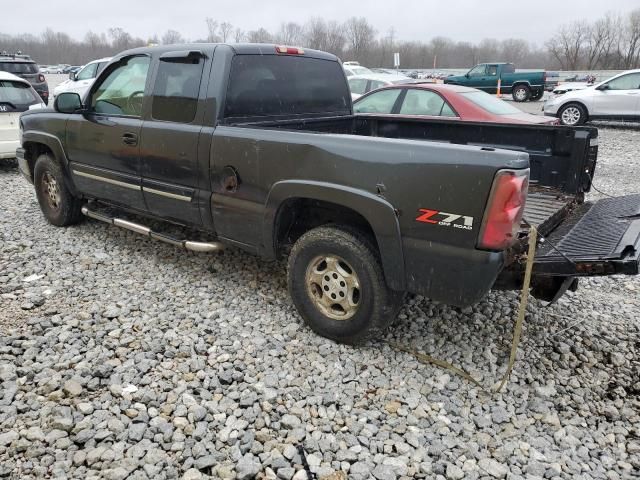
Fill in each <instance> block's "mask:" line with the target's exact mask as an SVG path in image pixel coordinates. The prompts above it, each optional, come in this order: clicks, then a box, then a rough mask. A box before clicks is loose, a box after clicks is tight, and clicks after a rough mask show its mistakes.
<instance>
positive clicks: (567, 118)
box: [562, 107, 582, 125]
mask: <svg viewBox="0 0 640 480" xmlns="http://www.w3.org/2000/svg"><path fill="white" fill-rule="evenodd" d="M581 116H582V112H580V109H579V108H578V107H567V108H565V109H564V110H563V112H562V123H564V124H565V125H575V124H576V123H578V122H579V121H580V117H581Z"/></svg>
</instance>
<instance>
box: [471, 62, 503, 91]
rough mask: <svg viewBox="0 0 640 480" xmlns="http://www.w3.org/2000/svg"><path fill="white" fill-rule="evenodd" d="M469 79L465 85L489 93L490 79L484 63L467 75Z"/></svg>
mask: <svg viewBox="0 0 640 480" xmlns="http://www.w3.org/2000/svg"><path fill="white" fill-rule="evenodd" d="M467 78H468V81H467V82H466V83H465V85H467V86H469V87H473V88H479V89H480V90H483V91H485V92H486V91H487V81H488V80H489V77H488V75H487V65H486V64H484V63H483V64H480V65H476V66H475V67H473V68H472V69H471V70H470V71H469V73H467ZM496 81H497V80H496Z"/></svg>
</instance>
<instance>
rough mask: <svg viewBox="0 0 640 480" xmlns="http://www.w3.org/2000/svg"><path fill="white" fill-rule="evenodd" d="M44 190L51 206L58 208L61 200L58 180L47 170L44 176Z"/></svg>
mask: <svg viewBox="0 0 640 480" xmlns="http://www.w3.org/2000/svg"><path fill="white" fill-rule="evenodd" d="M42 190H43V193H44V195H45V198H46V199H47V203H49V206H50V207H51V208H52V209H54V210H58V209H59V208H60V201H61V197H60V189H59V188H58V182H57V181H56V179H55V178H53V175H51V174H50V173H49V172H46V173H45V174H44V176H43V178H42Z"/></svg>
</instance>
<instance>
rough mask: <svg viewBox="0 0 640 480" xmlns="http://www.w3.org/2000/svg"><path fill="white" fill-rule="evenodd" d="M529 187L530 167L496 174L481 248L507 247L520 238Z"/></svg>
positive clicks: (484, 224)
mask: <svg viewBox="0 0 640 480" xmlns="http://www.w3.org/2000/svg"><path fill="white" fill-rule="evenodd" d="M528 187H529V170H528V169H527V170H500V171H499V172H498V173H497V174H496V178H495V180H494V181H493V187H492V188H491V194H490V196H489V203H488V204H487V209H486V210H485V213H484V219H483V220H482V229H481V230H480V241H479V242H478V248H482V249H485V250H504V249H505V248H507V247H509V246H510V245H511V244H512V243H513V242H514V241H515V240H516V235H517V234H518V230H519V229H520V221H521V220H522V214H523V213H524V204H525V200H526V198H527V189H528Z"/></svg>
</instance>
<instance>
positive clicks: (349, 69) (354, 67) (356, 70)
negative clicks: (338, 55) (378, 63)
mask: <svg viewBox="0 0 640 480" xmlns="http://www.w3.org/2000/svg"><path fill="white" fill-rule="evenodd" d="M342 68H343V69H344V73H345V75H346V76H347V77H353V76H354V75H368V74H371V73H373V72H372V71H371V70H369V69H368V68H367V67H363V66H361V65H360V64H359V63H358V62H344V63H343V64H342Z"/></svg>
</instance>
